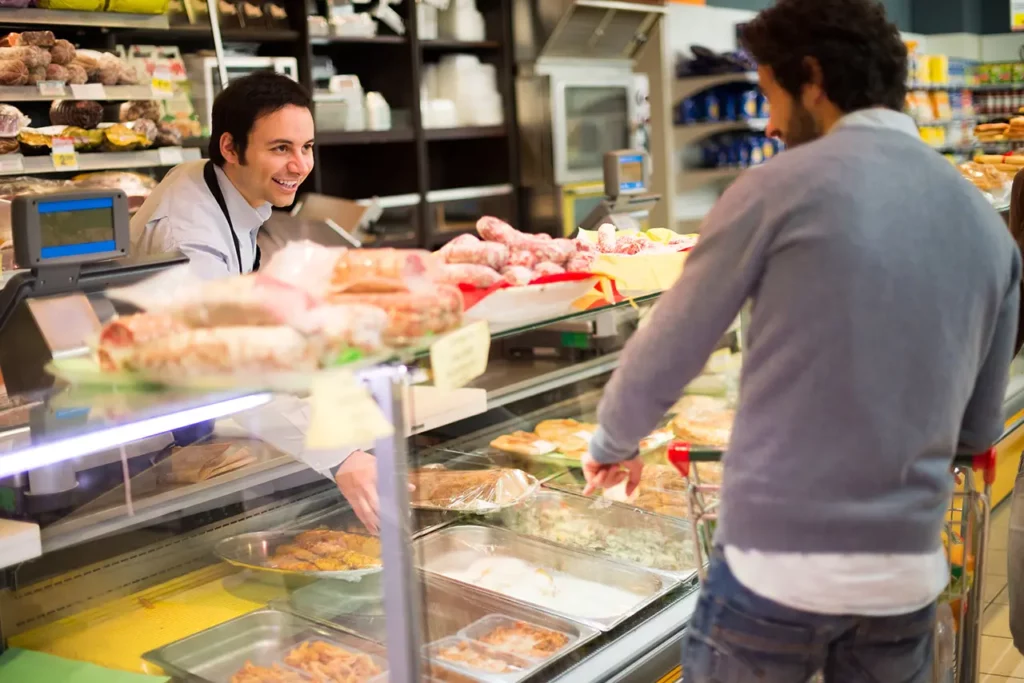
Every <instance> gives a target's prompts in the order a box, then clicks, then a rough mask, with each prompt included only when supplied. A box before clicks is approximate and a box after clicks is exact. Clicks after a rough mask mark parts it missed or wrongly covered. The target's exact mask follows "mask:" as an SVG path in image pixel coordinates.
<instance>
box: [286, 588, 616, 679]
mask: <svg viewBox="0 0 1024 683" xmlns="http://www.w3.org/2000/svg"><path fill="white" fill-rule="evenodd" d="M416 580H419V581H422V585H423V590H424V595H423V604H425V605H429V606H430V607H431V609H430V610H428V611H427V613H426V614H424V615H423V623H424V625H425V628H424V629H423V632H422V637H423V642H424V643H433V642H436V641H438V640H442V639H444V638H447V637H450V636H455V635H461V636H463V637H469V638H472V636H470V635H469V631H470V629H471V628H472V627H473V626H475V625H478V624H479V623H480V621H481V620H482V619H484V618H486V617H493V616H494V615H503V616H506V617H508V618H510V619H514V620H516V621H525V622H529V623H530V624H533V625H534V626H539V627H541V628H546V629H550V630H552V631H559V632H561V633H564V634H565V635H567V636H568V637H569V643H568V644H567V645H566V646H565V648H563V649H562V650H560V651H559V652H558V653H557V654H555V655H552V656H551V657H549V658H547V659H544V660H537V661H536V662H535V665H534V666H533V667H532V668H531V669H530V671H529V672H527V673H528V675H530V676H532V675H533V674H535V673H536V672H537V671H540V670H542V669H544V668H546V667H548V666H550V665H552V664H554V663H555V662H558V661H559V660H561V659H562V658H564V657H566V656H568V655H569V654H570V653H571V652H574V651H575V650H577V649H578V648H580V647H582V646H583V645H585V644H587V643H589V642H590V641H591V640H593V639H594V638H596V637H597V636H598V634H599V632H598V630H597V629H594V628H591V627H589V626H587V625H584V624H580V623H578V622H576V621H572V620H570V619H567V618H565V617H562V616H558V615H555V614H550V613H547V612H543V611H540V610H539V609H537V608H535V607H532V606H530V605H527V604H525V603H522V602H517V601H515V600H511V599H509V598H506V597H504V596H502V595H499V594H497V593H492V592H489V591H483V590H480V589H479V588H475V587H472V586H466V584H463V583H459V582H457V581H452V580H451V579H446V578H444V577H439V576H433V575H430V574H418V575H417V577H416ZM382 599H383V594H382V593H380V592H378V593H377V595H376V600H368V599H366V598H365V596H361V595H353V594H352V593H351V592H350V587H349V586H348V585H346V584H339V583H338V582H336V581H318V582H316V583H314V584H311V585H309V586H306V587H304V588H301V589H299V590H297V591H294V592H292V593H291V595H290V596H289V597H288V598H287V599H283V600H276V601H274V602H273V603H272V606H273V607H276V608H278V609H282V610H287V611H290V612H293V613H295V614H297V615H299V616H302V617H305V618H307V619H310V620H311V621H315V622H317V623H320V624H323V625H325V626H329V627H331V628H336V629H341V630H343V631H347V632H350V633H353V634H354V635H357V636H360V637H363V638H367V639H369V640H372V641H375V642H378V643H381V644H384V643H385V642H386V640H387V631H386V622H385V618H384V606H383V604H382V602H381V601H382ZM434 666H435V668H437V667H441V668H444V667H443V666H442V665H440V664H437V663H435V665H434ZM460 673H463V672H461V671H460ZM464 675H465V674H464ZM524 677H525V676H524Z"/></svg>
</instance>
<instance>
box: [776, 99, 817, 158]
mask: <svg viewBox="0 0 1024 683" xmlns="http://www.w3.org/2000/svg"><path fill="white" fill-rule="evenodd" d="M820 137H821V129H820V128H819V127H818V123H817V122H816V121H815V120H814V117H813V116H812V115H811V112H810V111H808V110H807V109H806V108H804V107H802V106H801V105H799V104H797V105H796V106H795V107H793V113H792V114H791V115H790V117H789V123H788V125H787V126H786V135H785V137H784V138H783V142H785V143H786V147H789V148H793V147H798V146H800V145H804V144H807V143H808V142H814V141H815V140H817V139H818V138H820Z"/></svg>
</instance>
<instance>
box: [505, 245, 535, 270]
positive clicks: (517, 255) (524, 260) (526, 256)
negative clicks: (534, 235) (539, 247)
mask: <svg viewBox="0 0 1024 683" xmlns="http://www.w3.org/2000/svg"><path fill="white" fill-rule="evenodd" d="M508 265H509V266H522V267H523V268H533V267H534V266H535V265H537V254H536V253H534V252H533V251H530V250H529V249H517V250H516V251H513V252H512V255H511V256H509V258H508Z"/></svg>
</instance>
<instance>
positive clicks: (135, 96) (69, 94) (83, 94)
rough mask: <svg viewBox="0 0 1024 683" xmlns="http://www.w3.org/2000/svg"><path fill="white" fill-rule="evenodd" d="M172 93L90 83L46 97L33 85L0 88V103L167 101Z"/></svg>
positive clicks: (72, 86) (150, 88) (67, 88)
mask: <svg viewBox="0 0 1024 683" xmlns="http://www.w3.org/2000/svg"><path fill="white" fill-rule="evenodd" d="M171 97H172V95H171V93H166V92H161V91H158V90H155V89H154V88H153V87H152V86H149V85H107V86H104V85H101V84H99V83H89V84H87V85H85V86H77V85H68V86H65V87H64V94H63V95H49V94H48V95H44V94H41V93H40V92H39V88H37V87H34V86H31V85H24V86H21V85H5V86H0V102H6V103H11V102H50V101H52V100H93V101H107V102H125V101H128V100H166V99H170V98H171Z"/></svg>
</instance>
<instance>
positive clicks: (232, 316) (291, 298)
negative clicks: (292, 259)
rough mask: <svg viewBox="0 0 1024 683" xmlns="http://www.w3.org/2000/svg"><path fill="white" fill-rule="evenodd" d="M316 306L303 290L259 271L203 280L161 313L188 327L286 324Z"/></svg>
mask: <svg viewBox="0 0 1024 683" xmlns="http://www.w3.org/2000/svg"><path fill="white" fill-rule="evenodd" d="M315 305H316V302H315V301H314V300H313V298H312V297H311V296H310V295H309V294H308V293H306V292H304V291H303V290H301V289H299V288H297V287H292V286H291V285H289V284H287V283H284V282H281V281H279V280H276V279H274V278H271V277H267V276H265V275H262V274H252V275H243V276H240V277H233V278H227V279H224V280H214V281H212V282H204V283H202V285H201V286H199V287H198V288H196V289H195V290H194V291H192V292H189V293H182V294H181V295H180V296H179V297H178V298H177V299H175V301H174V303H172V304H170V305H169V306H168V307H166V308H164V309H162V310H161V311H160V312H163V313H166V314H168V315H171V316H173V317H175V318H177V319H178V320H181V321H182V322H184V323H185V324H187V325H188V326H189V327H222V326H225V325H249V326H255V325H269V326H273V325H288V324H291V323H292V321H293V320H295V319H296V318H298V317H300V316H302V315H304V314H305V313H306V312H307V311H309V310H310V309H312V308H313V307H314V306H315Z"/></svg>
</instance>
